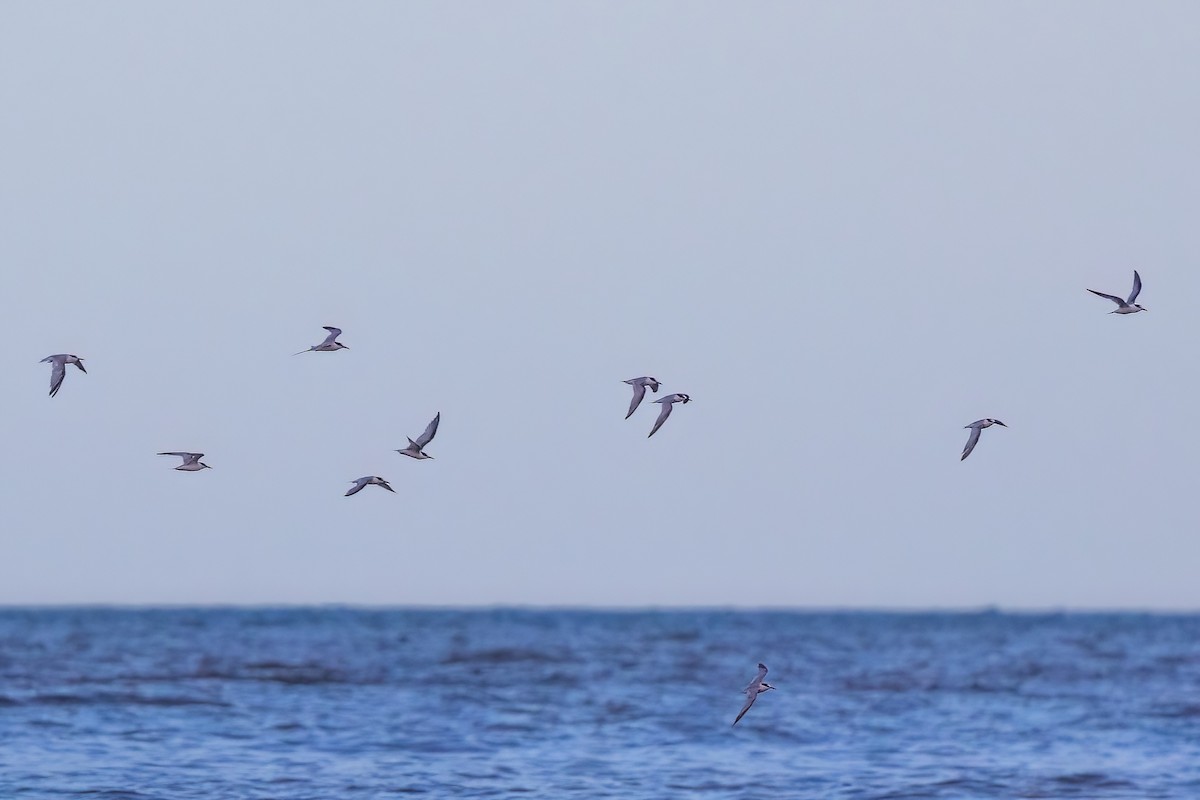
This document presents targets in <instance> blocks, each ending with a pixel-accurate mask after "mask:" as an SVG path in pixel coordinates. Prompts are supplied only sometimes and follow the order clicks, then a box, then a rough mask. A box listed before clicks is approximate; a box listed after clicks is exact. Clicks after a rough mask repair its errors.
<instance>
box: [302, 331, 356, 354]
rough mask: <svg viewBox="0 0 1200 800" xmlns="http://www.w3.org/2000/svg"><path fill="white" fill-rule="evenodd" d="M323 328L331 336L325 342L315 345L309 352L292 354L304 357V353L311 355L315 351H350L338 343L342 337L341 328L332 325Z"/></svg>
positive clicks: (303, 351)
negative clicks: (338, 339)
mask: <svg viewBox="0 0 1200 800" xmlns="http://www.w3.org/2000/svg"><path fill="white" fill-rule="evenodd" d="M321 327H323V328H324V329H325V330H327V331H329V335H328V336H326V337H325V341H323V342H321V343H320V344H314V345H313V346H312V347H310V348H308V349H307V350H301V351H300V352H299V353H292V355H294V356H299V355H303V354H304V353H311V352H313V351H316V352H318V353H332V352H334V351H335V350H349V349H350V348H349V347H346V345H344V344H342V343H341V342H339V341H337V338H338V337H339V336H341V335H342V329H341V328H334V327H332V326H330V325H322V326H321Z"/></svg>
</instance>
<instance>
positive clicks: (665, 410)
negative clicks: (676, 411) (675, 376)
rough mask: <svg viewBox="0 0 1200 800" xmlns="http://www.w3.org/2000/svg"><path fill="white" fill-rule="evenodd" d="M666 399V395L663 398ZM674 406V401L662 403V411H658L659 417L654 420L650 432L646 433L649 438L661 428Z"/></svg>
mask: <svg viewBox="0 0 1200 800" xmlns="http://www.w3.org/2000/svg"><path fill="white" fill-rule="evenodd" d="M666 399H667V398H665V397H664V398H663V400H666ZM673 407H674V403H663V404H662V411H660V412H658V419H656V420H655V421H654V427H653V428H651V429H650V433H648V434H646V438H647V439H649V438H650V437H651V436H653V435H654V433H655V431H657V430H658V429H659V428H661V427H662V424H663V423H664V422H666V421H667V417H669V416H671V409H672V408H673Z"/></svg>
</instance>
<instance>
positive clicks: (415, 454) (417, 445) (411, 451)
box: [396, 411, 442, 461]
mask: <svg viewBox="0 0 1200 800" xmlns="http://www.w3.org/2000/svg"><path fill="white" fill-rule="evenodd" d="M441 421H442V412H440V411H439V412H438V413H437V416H435V417H434V418H433V421H432V422H430V423H429V424H428V425H427V426H425V432H424V433H422V434H421V435H420V436H418V437H417V438H416V439H415V440H413V439H409V440H408V447H406V448H404V449H403V450H397V451H396V452H397V453H399V454H400V455H402V456H408V457H409V458H415V459H417V460H418V461H424V460H425V459H428V458H433V456H431V455H429V454H428V453H426V452H425V445H427V444H429V443H430V442H432V441H433V437H434V435H435V434H437V429H438V424H439V423H440V422H441Z"/></svg>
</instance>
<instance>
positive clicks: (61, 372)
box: [38, 353, 87, 397]
mask: <svg viewBox="0 0 1200 800" xmlns="http://www.w3.org/2000/svg"><path fill="white" fill-rule="evenodd" d="M38 363H39V364H46V363H50V364H53V365H54V368H53V369H51V370H50V396H51V397H54V395H56V394H58V390H59V389H60V388H61V387H62V382H63V378H65V377H67V364H74V365H75V366H77V367H79V369H80V371H81V372H83V373H84V374H85V375H86V374H87V370H86V369H84V368H83V359H82V358H80V357H79V356H73V355H71V354H69V353H59V354H57V355H53V356H46V357H45V358H43V359H42V360H41V361H39V362H38Z"/></svg>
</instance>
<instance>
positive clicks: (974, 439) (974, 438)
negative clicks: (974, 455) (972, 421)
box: [958, 426, 982, 461]
mask: <svg viewBox="0 0 1200 800" xmlns="http://www.w3.org/2000/svg"><path fill="white" fill-rule="evenodd" d="M968 427H971V435H970V436H968V437H967V446H966V447H964V448H963V452H962V457H961V458H959V459H958V460H959V461H962V460H963V459H964V458H966V457H967V456H969V455H971V451H972V450H974V449H975V445H976V444H977V443H978V442H979V432H980V430H982V429H981V428H977V427H973V426H968Z"/></svg>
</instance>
